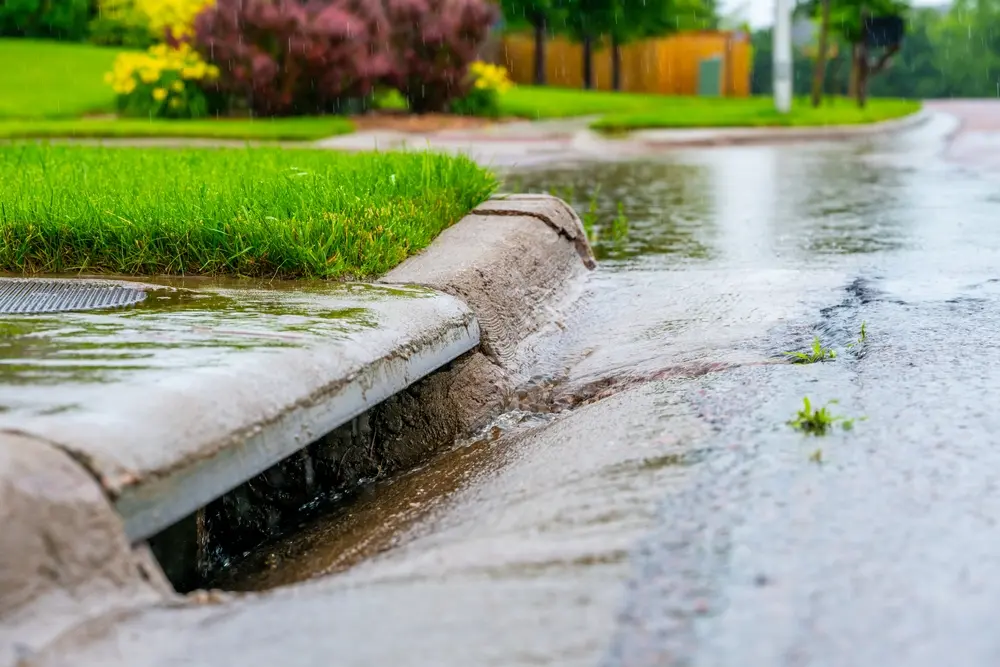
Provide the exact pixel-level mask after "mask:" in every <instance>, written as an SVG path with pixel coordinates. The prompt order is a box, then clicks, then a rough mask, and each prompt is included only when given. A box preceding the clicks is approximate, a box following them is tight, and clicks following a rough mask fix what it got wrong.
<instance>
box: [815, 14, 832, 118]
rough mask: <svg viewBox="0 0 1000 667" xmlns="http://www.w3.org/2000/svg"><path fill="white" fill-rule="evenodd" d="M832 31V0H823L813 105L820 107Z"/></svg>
mask: <svg viewBox="0 0 1000 667" xmlns="http://www.w3.org/2000/svg"><path fill="white" fill-rule="evenodd" d="M829 33H830V0H823V18H822V19H821V21H820V25H819V52H818V53H817V54H816V69H815V70H813V89H812V105H813V107H814V108H815V107H818V106H819V105H820V102H822V101H823V83H824V81H825V80H826V40H827V35H829Z"/></svg>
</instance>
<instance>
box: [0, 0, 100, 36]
mask: <svg viewBox="0 0 1000 667" xmlns="http://www.w3.org/2000/svg"><path fill="white" fill-rule="evenodd" d="M89 19H90V0H2V2H0V37H51V38H55V39H64V40H68V41H77V40H82V39H84V38H85V37H86V36H87V22H88V20H89Z"/></svg>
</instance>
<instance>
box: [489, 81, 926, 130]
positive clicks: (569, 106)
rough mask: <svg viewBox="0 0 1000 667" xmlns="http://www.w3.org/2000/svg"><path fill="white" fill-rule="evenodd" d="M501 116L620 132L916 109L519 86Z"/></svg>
mask: <svg viewBox="0 0 1000 667" xmlns="http://www.w3.org/2000/svg"><path fill="white" fill-rule="evenodd" d="M501 105H502V109H503V112H504V114H505V115H509V116H520V117H523V118H538V119H544V118H566V117H571V116H588V115H600V116H601V118H600V119H598V120H597V121H595V122H594V123H593V125H592V127H594V128H596V129H602V130H609V131H621V130H637V129H645V128H694V127H777V126H816V125H856V124H860V123H871V122H876V121H881V120H889V119H892V118H899V117H901V116H906V115H908V114H911V113H914V112H916V111H918V110H919V109H920V103H919V102H913V101H909V100H890V99H872V100H869V103H868V106H867V107H866V108H865V109H859V108H858V107H857V105H856V104H854V102H852V101H851V100H847V99H842V98H834V99H830V100H826V101H825V102H824V104H823V106H821V107H820V108H818V109H813V108H812V107H811V106H809V104H808V101H807V100H796V101H795V104H794V105H793V108H792V111H791V113H789V114H788V115H787V116H785V115H781V114H778V113H777V112H776V111H775V110H774V102H773V101H772V99H771V98H769V97H751V98H742V99H740V98H707V97H668V96H661V95H642V94H634V93H612V92H605V91H588V90H573V89H566V88H537V87H534V86H518V87H516V88H513V89H511V90H510V91H509V92H508V93H506V94H505V95H504V96H503V98H502V100H501Z"/></svg>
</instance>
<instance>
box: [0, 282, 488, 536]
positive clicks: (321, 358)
mask: <svg viewBox="0 0 1000 667" xmlns="http://www.w3.org/2000/svg"><path fill="white" fill-rule="evenodd" d="M198 284H199V287H198V288H197V289H196V290H194V291H191V292H186V291H181V292H175V293H168V294H167V295H166V296H164V295H162V294H159V293H157V294H159V296H157V298H150V299H147V300H146V302H144V304H142V305H141V306H139V307H137V308H135V309H133V310H126V311H117V312H102V313H73V314H60V315H53V316H48V317H20V318H5V319H4V325H5V327H6V330H7V332H8V336H7V338H6V339H5V340H4V341H3V344H2V346H0V360H2V361H3V364H2V366H0V405H3V406H4V408H5V410H4V411H3V413H2V414H0V429H6V430H14V431H18V432H22V433H25V434H29V435H32V436H35V437H38V438H40V439H42V440H44V441H47V442H51V443H54V444H56V445H58V446H60V447H63V448H64V449H66V450H67V451H69V452H71V453H72V454H73V455H74V456H76V457H77V458H78V459H79V460H80V461H82V462H84V463H85V464H86V465H87V466H88V468H90V470H91V471H92V472H93V474H94V475H95V476H97V477H98V478H99V479H100V480H101V482H102V483H103V484H104V486H105V488H106V490H107V491H108V493H109V494H110V495H111V496H112V497H113V498H114V501H115V506H116V507H117V509H118V510H119V512H120V513H121V515H122V516H123V518H124V521H125V526H126V533H127V534H128V535H129V538H130V539H132V540H139V539H142V538H145V537H148V536H150V535H152V534H154V533H156V532H157V531H159V530H161V529H163V528H165V527H166V526H168V525H170V524H171V523H173V522H174V521H176V520H178V519H180V518H181V517H183V516H185V515H187V514H189V513H190V512H192V511H193V510H195V509H197V508H199V507H201V506H203V505H204V504H206V503H207V502H208V501H210V500H212V499H213V498H216V497H218V496H219V495H220V494H222V493H224V492H225V491H228V490H229V489H231V488H233V487H235V486H236V485H237V484H239V483H241V482H243V481H244V480H246V479H248V478H250V477H252V476H253V475H255V474H257V473H259V472H261V471H263V470H264V469H266V468H268V467H269V466H271V465H273V464H274V463H276V462H277V461H279V460H280V459H282V458H284V457H286V456H288V455H289V454H291V453H292V452H294V451H296V450H298V449H300V448H302V447H304V446H305V445H307V444H309V443H310V442H312V441H314V440H316V439H317V438H319V437H320V436H321V435H323V434H325V433H327V432H329V431H331V430H332V429H333V428H335V427H336V426H338V425H339V424H341V423H344V422H345V421H348V420H349V419H351V418H352V417H354V416H356V415H358V414H360V413H361V412H363V411H364V410H366V409H368V408H370V407H371V406H373V405H375V404H377V403H378V402H380V401H382V400H383V399H385V398H387V397H388V396H390V395H391V394H393V393H395V392H397V391H399V390H401V389H404V388H405V387H407V386H409V385H410V384H412V383H413V382H415V381H416V380H418V379H420V378H421V377H423V376H424V375H426V374H428V373H430V372H431V371H433V370H435V369H437V368H438V367H440V366H442V365H444V364H446V363H448V362H449V361H451V360H452V359H454V358H456V357H458V356H460V355H461V354H463V353H465V352H467V351H469V350H470V349H472V348H474V347H475V346H476V345H477V344H478V342H479V329H478V325H477V323H476V321H475V319H474V317H473V315H472V312H471V311H470V310H469V309H468V307H466V306H465V305H464V304H462V303H461V302H460V301H458V300H456V299H454V298H452V297H449V296H446V295H443V294H438V293H434V292H430V291H428V290H425V289H417V288H390V287H386V286H381V287H378V286H343V285H335V286H324V285H311V286H301V287H300V286H296V285H290V286H289V285H285V286H284V289H280V288H279V287H280V286H278V285H271V286H270V287H271V288H272V289H271V290H269V291H268V290H254V289H240V288H224V287H211V286H208V285H205V284H204V283H198ZM276 288H277V289H276Z"/></svg>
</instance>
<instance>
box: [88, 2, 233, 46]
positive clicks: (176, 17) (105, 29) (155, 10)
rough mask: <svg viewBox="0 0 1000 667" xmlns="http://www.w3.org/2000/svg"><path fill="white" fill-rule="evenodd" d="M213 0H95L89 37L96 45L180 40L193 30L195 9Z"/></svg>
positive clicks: (144, 43)
mask: <svg viewBox="0 0 1000 667" xmlns="http://www.w3.org/2000/svg"><path fill="white" fill-rule="evenodd" d="M214 2H215V0H98V2H97V16H96V17H95V18H94V20H93V21H91V25H90V33H91V36H90V40H91V41H92V42H95V43H97V44H110V45H124V46H132V47H135V46H138V47H140V48H141V47H145V46H147V45H149V44H150V43H153V42H162V41H170V39H171V38H172V39H173V40H174V41H182V40H185V39H187V38H189V37H191V36H192V34H193V33H194V20H195V17H197V16H198V14H199V12H201V11H202V10H203V9H205V8H206V7H208V6H209V5H212V4H213V3H214Z"/></svg>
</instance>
